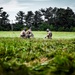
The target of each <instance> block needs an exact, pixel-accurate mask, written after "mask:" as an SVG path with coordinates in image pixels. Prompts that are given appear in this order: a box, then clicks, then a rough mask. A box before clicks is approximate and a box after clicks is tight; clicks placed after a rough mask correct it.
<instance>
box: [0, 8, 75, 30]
mask: <svg viewBox="0 0 75 75" xmlns="http://www.w3.org/2000/svg"><path fill="white" fill-rule="evenodd" d="M8 17H9V14H8V13H7V12H6V11H3V7H0V31H10V30H14V31H19V30H22V29H23V28H30V27H31V28H32V30H41V31H44V30H46V29H47V28H49V29H50V30H52V31H75V13H74V12H73V10H72V9H71V8H70V7H67V8H66V9H65V8H57V7H54V8H52V7H49V8H46V9H43V8H41V9H39V10H37V11H35V12H32V11H28V12H27V14H25V12H23V11H19V12H18V13H17V14H16V16H15V19H16V21H15V23H13V22H12V24H11V23H10V20H9V19H8Z"/></svg>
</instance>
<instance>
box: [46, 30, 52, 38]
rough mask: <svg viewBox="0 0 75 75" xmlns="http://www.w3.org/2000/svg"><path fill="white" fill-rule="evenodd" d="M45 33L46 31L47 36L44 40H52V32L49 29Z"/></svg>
mask: <svg viewBox="0 0 75 75" xmlns="http://www.w3.org/2000/svg"><path fill="white" fill-rule="evenodd" d="M46 31H47V36H46V37H45V38H48V39H52V32H51V31H50V30H49V29H47V30H46Z"/></svg>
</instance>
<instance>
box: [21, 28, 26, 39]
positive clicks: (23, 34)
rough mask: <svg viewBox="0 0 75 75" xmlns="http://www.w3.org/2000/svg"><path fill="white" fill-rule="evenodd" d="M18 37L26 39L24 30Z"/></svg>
mask: <svg viewBox="0 0 75 75" xmlns="http://www.w3.org/2000/svg"><path fill="white" fill-rule="evenodd" d="M20 37H22V38H26V29H24V30H22V31H21V33H20Z"/></svg>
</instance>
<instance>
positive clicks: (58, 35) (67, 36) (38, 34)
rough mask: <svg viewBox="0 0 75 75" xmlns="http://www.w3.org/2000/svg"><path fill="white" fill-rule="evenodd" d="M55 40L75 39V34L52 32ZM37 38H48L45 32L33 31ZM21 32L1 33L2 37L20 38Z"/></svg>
mask: <svg viewBox="0 0 75 75" xmlns="http://www.w3.org/2000/svg"><path fill="white" fill-rule="evenodd" d="M52 33H53V39H73V38H75V32H52ZM33 34H34V37H35V38H44V37H45V36H46V34H47V33H46V32H45V31H33ZM19 36H20V31H0V37H19Z"/></svg>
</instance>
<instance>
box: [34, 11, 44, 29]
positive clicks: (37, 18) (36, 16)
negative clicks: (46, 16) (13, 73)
mask: <svg viewBox="0 0 75 75" xmlns="http://www.w3.org/2000/svg"><path fill="white" fill-rule="evenodd" d="M42 21H43V19H42V14H41V12H40V11H35V14H34V27H35V29H36V30H38V29H39V25H40V24H41V23H42Z"/></svg>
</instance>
